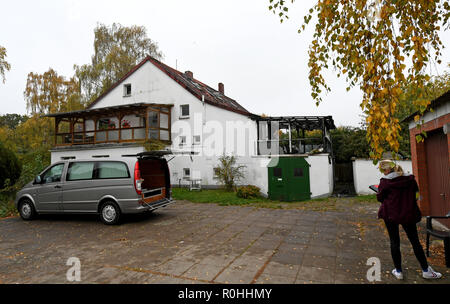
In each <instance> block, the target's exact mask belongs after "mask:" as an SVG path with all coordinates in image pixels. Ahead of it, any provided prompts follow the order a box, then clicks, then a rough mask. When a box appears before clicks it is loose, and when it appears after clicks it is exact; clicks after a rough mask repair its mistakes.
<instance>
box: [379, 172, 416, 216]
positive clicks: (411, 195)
mask: <svg viewBox="0 0 450 304" xmlns="http://www.w3.org/2000/svg"><path fill="white" fill-rule="evenodd" d="M417 191H419V187H418V186H417V182H416V180H415V179H414V175H407V176H397V177H394V178H392V179H389V178H385V177H383V178H381V180H380V184H379V186H378V194H377V200H378V201H380V202H381V206H380V210H379V211H378V218H382V219H384V220H386V221H389V222H393V223H397V224H413V223H417V222H420V220H421V217H422V214H421V213H420V209H419V207H418V206H417V201H416V192H417Z"/></svg>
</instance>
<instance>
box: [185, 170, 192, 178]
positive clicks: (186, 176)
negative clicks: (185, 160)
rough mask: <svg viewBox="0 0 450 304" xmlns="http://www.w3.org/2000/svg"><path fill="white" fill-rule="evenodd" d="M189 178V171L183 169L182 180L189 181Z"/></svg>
mask: <svg viewBox="0 0 450 304" xmlns="http://www.w3.org/2000/svg"><path fill="white" fill-rule="evenodd" d="M190 177H191V169H189V168H184V169H183V178H184V179H189V178H190Z"/></svg>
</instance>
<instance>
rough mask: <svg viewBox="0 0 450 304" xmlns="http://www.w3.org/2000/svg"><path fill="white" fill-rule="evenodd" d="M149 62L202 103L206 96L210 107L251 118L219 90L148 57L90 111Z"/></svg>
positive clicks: (107, 91) (242, 108)
mask: <svg viewBox="0 0 450 304" xmlns="http://www.w3.org/2000/svg"><path fill="white" fill-rule="evenodd" d="M147 61H149V62H151V63H152V64H153V65H155V66H156V67H157V68H159V69H160V70H161V71H163V72H164V73H165V74H167V75H168V76H169V77H170V78H172V79H173V80H174V81H176V82H177V83H178V84H179V85H181V86H182V87H183V88H185V89H186V90H187V91H189V92H190V93H191V94H192V95H194V96H195V97H197V98H198V99H199V100H200V101H202V96H204V101H205V103H208V104H210V105H213V106H216V107H219V108H222V109H225V110H228V111H232V112H236V113H239V114H242V115H246V116H250V115H252V114H251V113H250V112H248V111H247V110H246V109H245V108H244V107H243V106H241V105H240V104H239V103H237V102H236V101H235V100H234V99H231V98H229V97H227V96H225V95H224V94H222V93H220V92H219V91H217V90H214V89H213V88H211V87H209V86H207V85H206V84H204V83H202V82H200V81H198V80H196V79H194V78H190V77H188V76H187V75H186V74H185V73H182V72H180V71H178V70H175V69H174V68H171V67H169V66H168V65H166V64H164V63H162V62H161V61H159V60H156V59H155V58H153V57H150V56H147V57H146V58H145V59H144V60H142V61H141V62H140V63H139V64H137V65H136V66H135V67H134V68H132V69H131V70H130V71H129V72H128V73H127V74H126V75H125V76H123V77H122V78H121V79H119V80H118V81H117V82H116V83H115V84H113V85H112V86H111V87H110V88H109V89H108V90H106V91H105V92H104V93H103V94H101V95H100V96H99V97H98V98H97V99H96V100H94V101H93V102H92V103H91V104H89V105H88V107H87V108H88V109H89V108H91V107H92V106H93V105H95V104H96V103H98V102H99V101H100V100H101V99H102V98H103V97H105V96H106V95H107V94H108V93H109V92H111V91H112V90H113V89H114V88H115V87H117V86H118V85H119V84H121V83H122V82H123V81H124V80H125V79H127V78H128V77H129V76H130V75H131V74H133V73H134V72H135V71H137V70H138V69H139V68H140V67H141V66H143V65H144V64H145V63H146V62H147Z"/></svg>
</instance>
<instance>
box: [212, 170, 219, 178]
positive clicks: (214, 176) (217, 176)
mask: <svg viewBox="0 0 450 304" xmlns="http://www.w3.org/2000/svg"><path fill="white" fill-rule="evenodd" d="M213 170H214V174H213V178H214V179H218V178H219V170H220V168H213Z"/></svg>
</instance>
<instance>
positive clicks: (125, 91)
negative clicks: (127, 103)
mask: <svg viewBox="0 0 450 304" xmlns="http://www.w3.org/2000/svg"><path fill="white" fill-rule="evenodd" d="M123 96H124V97H126V96H131V83H127V84H124V85H123Z"/></svg>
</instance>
